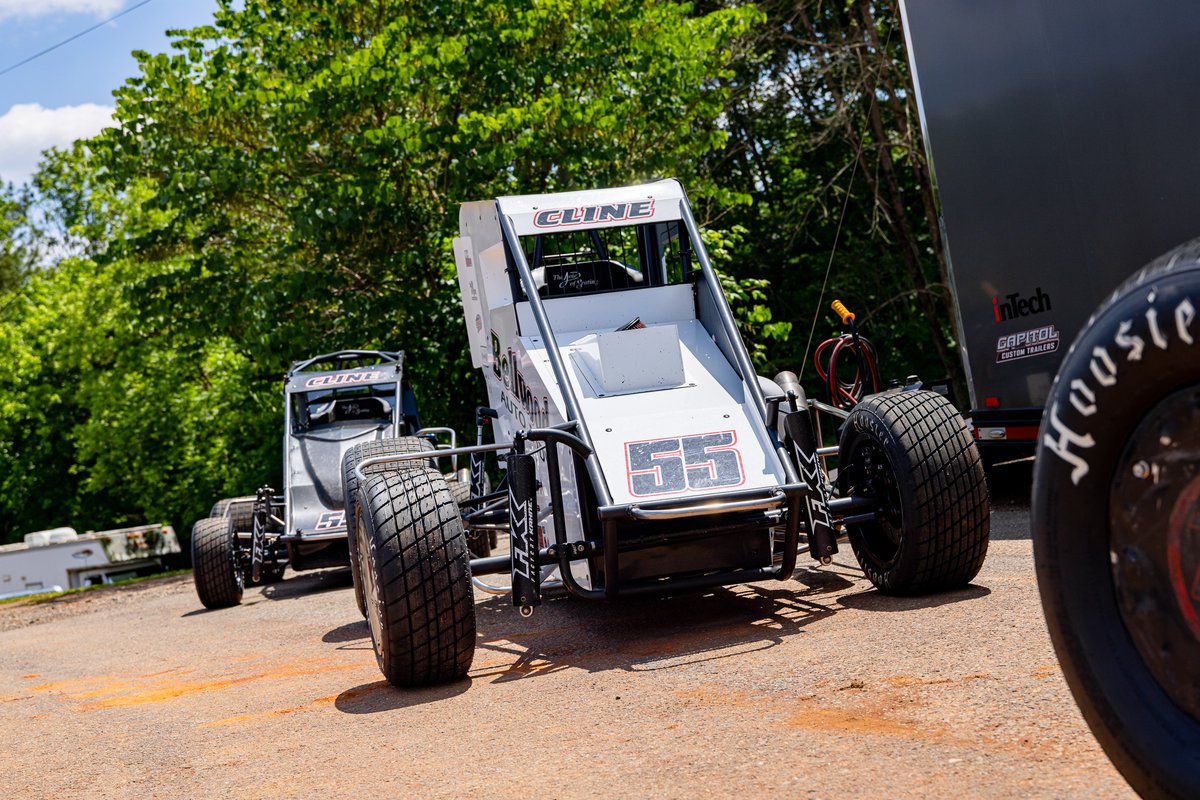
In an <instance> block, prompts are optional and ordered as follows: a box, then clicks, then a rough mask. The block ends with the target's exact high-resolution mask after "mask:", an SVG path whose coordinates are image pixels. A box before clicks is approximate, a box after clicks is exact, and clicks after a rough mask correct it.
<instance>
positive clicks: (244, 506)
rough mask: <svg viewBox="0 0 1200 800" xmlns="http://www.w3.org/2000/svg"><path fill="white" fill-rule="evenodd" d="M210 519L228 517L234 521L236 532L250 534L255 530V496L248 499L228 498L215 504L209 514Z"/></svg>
mask: <svg viewBox="0 0 1200 800" xmlns="http://www.w3.org/2000/svg"><path fill="white" fill-rule="evenodd" d="M208 516H209V518H210V519H216V518H218V517H224V516H228V517H229V518H230V519H231V520H233V529H234V530H235V531H246V532H249V531H251V530H253V529H254V495H250V496H248V497H227V498H225V499H224V500H218V501H217V502H215V503H213V507H212V510H211V511H209V512H208Z"/></svg>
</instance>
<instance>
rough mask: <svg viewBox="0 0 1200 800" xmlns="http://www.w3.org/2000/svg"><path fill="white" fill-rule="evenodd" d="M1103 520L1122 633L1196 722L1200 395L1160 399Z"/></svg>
mask: <svg viewBox="0 0 1200 800" xmlns="http://www.w3.org/2000/svg"><path fill="white" fill-rule="evenodd" d="M1109 512H1110V514H1109V519H1110V520H1111V522H1110V526H1111V530H1110V535H1109V547H1110V558H1111V560H1112V571H1113V584H1114V588H1115V590H1116V599H1117V605H1118V607H1119V609H1120V612H1121V618H1122V621H1123V622H1124V623H1125V628H1126V630H1128V632H1129V635H1130V637H1131V638H1132V639H1133V642H1134V644H1135V646H1136V647H1137V650H1138V652H1139V654H1140V655H1141V657H1142V660H1143V661H1144V662H1145V663H1146V666H1147V668H1148V669H1149V670H1150V672H1151V674H1153V675H1154V678H1155V680H1156V681H1157V682H1158V684H1159V686H1160V687H1162V689H1163V691H1164V692H1166V693H1167V695H1168V696H1169V697H1170V698H1171V699H1172V701H1174V702H1175V704H1176V705H1178V706H1179V707H1180V708H1181V709H1183V710H1185V711H1186V712H1187V713H1188V714H1190V715H1191V716H1192V717H1193V718H1195V719H1197V720H1200V388H1190V389H1185V390H1183V391H1180V392H1176V393H1175V394H1173V395H1170V396H1168V397H1167V398H1166V399H1164V400H1162V401H1161V402H1160V403H1159V404H1158V405H1156V406H1155V407H1154V408H1153V409H1152V410H1151V412H1150V413H1149V414H1148V415H1147V416H1146V417H1145V418H1144V419H1143V420H1142V422H1141V424H1140V425H1139V426H1138V427H1137V429H1136V430H1135V431H1134V432H1133V435H1132V436H1131V437H1130V439H1129V443H1128V444H1127V445H1126V447H1125V452H1124V453H1123V454H1122V456H1121V459H1120V460H1119V461H1118V462H1117V469H1116V473H1115V474H1114V476H1113V481H1112V489H1111V493H1110V505H1109Z"/></svg>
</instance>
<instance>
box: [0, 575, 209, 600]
mask: <svg viewBox="0 0 1200 800" xmlns="http://www.w3.org/2000/svg"><path fill="white" fill-rule="evenodd" d="M191 572H192V571H191V570H190V569H177V570H173V571H171V572H159V573H156V574H154V575H145V576H143V577H141V578H126V579H124V580H120V581H113V582H112V583H100V584H97V585H95V586H80V587H79V588H78V589H65V590H63V591H61V592H43V593H40V594H27V595H24V596H22V597H10V598H8V599H7V600H0V606H2V605H5V604H7V603H30V604H31V605H33V604H37V603H48V602H50V601H52V600H57V599H58V598H60V597H66V596H67V595H69V594H81V593H83V592H91V591H95V590H96V589H112V588H115V587H118V586H130V585H132V584H135V583H145V582H146V581H156V580H160V579H162V578H174V577H176V576H179V575H190V574H191Z"/></svg>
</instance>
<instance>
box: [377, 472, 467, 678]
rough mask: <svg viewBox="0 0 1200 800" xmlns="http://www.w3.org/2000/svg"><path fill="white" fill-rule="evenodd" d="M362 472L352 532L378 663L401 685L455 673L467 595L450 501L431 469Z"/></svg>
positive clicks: (463, 643) (463, 670)
mask: <svg viewBox="0 0 1200 800" xmlns="http://www.w3.org/2000/svg"><path fill="white" fill-rule="evenodd" d="M367 477H368V480H367V481H364V482H363V484H362V485H360V486H359V487H358V501H357V505H356V508H357V511H358V524H357V525H356V532H357V536H358V547H359V552H360V553H361V554H362V576H361V577H362V585H363V592H364V595H365V598H366V604H367V622H368V624H369V627H370V629H371V642H372V644H373V646H374V649H375V658H376V660H377V661H378V663H379V669H380V670H381V671H382V672H383V675H384V677H385V678H387V680H388V682H389V683H391V684H394V685H395V686H401V687H411V686H425V685H428V684H432V683H441V682H445V681H452V680H456V679H458V678H461V677H463V676H464V675H466V674H467V670H469V669H470V668H471V661H472V659H473V658H474V654H475V596H474V592H473V591H472V588H471V565H470V557H469V555H468V552H467V542H466V536H465V534H464V533H463V526H462V520H461V518H460V517H459V513H458V505H457V504H456V503H455V502H454V499H453V498H452V497H451V496H450V491H449V489H448V488H447V486H446V481H445V479H444V478H443V477H442V476H441V475H440V474H439V473H438V472H437V471H436V470H432V469H412V470H406V471H404V472H398V473H395V472H394V473H384V474H382V475H369V476H367Z"/></svg>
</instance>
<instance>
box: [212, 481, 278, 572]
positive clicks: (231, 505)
mask: <svg viewBox="0 0 1200 800" xmlns="http://www.w3.org/2000/svg"><path fill="white" fill-rule="evenodd" d="M255 499H256V498H255V497H254V495H248V496H245V497H227V498H225V499H224V500H218V501H217V502H215V503H213V507H212V510H211V511H209V512H208V517H209V519H220V518H222V517H228V518H229V520H230V521H231V522H232V523H233V530H234V532H235V533H237V532H240V533H250V532H252V531H253V530H254V501H255ZM276 547H277V548H278V552H276V553H272V552H268V553H267V555H268V556H269V557H270V560H269V561H264V562H263V566H262V571H261V573H260V574H259V581H258V582H259V584H260V585H266V584H269V583H278V582H279V581H281V580H283V572H284V570H286V569H287V563H286V561H287V559H286V558H279V553H284V554H286V551H285V550H283V548H282V546H281V545H277V546H276ZM242 555H243V562H242V583H243V584H245V582H246V580H247V579H248V578H249V577H250V560H249V555H248V554H247V553H245V552H244V551H243V553H242ZM280 561H283V562H284V563H279V562H280Z"/></svg>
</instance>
